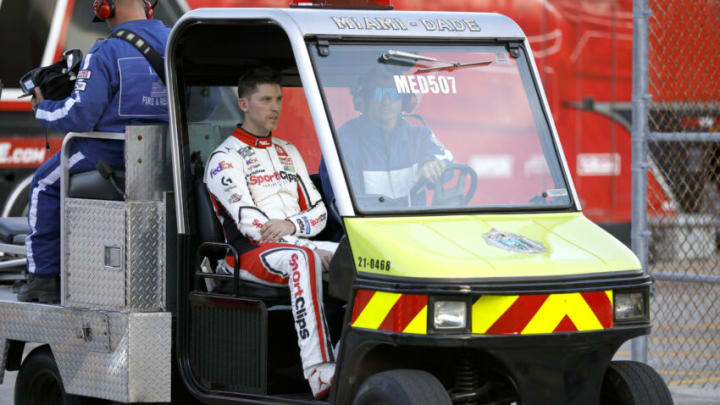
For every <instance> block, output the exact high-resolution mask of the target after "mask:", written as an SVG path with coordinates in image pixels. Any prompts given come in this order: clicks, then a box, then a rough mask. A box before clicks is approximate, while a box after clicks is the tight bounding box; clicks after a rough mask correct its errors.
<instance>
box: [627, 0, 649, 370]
mask: <svg viewBox="0 0 720 405" xmlns="http://www.w3.org/2000/svg"><path fill="white" fill-rule="evenodd" d="M648 2H649V0H633V84H632V232H631V236H630V240H631V244H632V250H633V252H635V254H636V255H637V256H638V258H639V259H640V264H641V265H642V268H643V270H645V271H648V266H647V264H648V246H647V241H648V236H649V231H648V221H647V168H648V164H647V138H648V135H649V132H650V131H649V129H648V104H649V103H650V97H651V96H650V94H649V92H648V63H649V56H648V46H649V44H648V42H649V41H648V39H649V32H648V18H649V17H650V6H649V3H648ZM632 359H633V360H635V361H640V362H643V363H647V361H648V340H647V336H640V337H637V338H635V339H633V340H632Z"/></svg>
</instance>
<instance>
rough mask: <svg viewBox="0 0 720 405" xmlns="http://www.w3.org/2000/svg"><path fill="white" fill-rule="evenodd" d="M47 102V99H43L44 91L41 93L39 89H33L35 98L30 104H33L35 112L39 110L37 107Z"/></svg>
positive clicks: (33, 97)
mask: <svg viewBox="0 0 720 405" xmlns="http://www.w3.org/2000/svg"><path fill="white" fill-rule="evenodd" d="M43 100H45V97H43V94H42V91H40V88H39V87H35V88H34V89H33V96H32V98H31V99H30V104H32V107H33V110H34V109H36V108H37V105H38V104H40V103H41V102H43Z"/></svg>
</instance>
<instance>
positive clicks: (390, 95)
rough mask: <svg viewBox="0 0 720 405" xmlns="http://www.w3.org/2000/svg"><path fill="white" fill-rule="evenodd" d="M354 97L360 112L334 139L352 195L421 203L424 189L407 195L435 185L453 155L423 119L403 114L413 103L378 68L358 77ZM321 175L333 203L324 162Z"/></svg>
mask: <svg viewBox="0 0 720 405" xmlns="http://www.w3.org/2000/svg"><path fill="white" fill-rule="evenodd" d="M352 95H353V102H354V104H355V109H356V110H358V111H360V112H361V113H362V114H361V115H360V116H359V117H357V118H354V119H352V120H350V121H348V122H346V123H345V124H344V125H342V126H341V127H340V129H338V138H339V141H340V151H341V153H342V154H343V159H344V161H345V162H346V164H347V169H348V172H349V174H350V181H351V183H352V187H353V190H354V193H355V194H356V195H358V194H359V195H381V196H383V197H384V201H388V200H397V202H398V203H402V204H404V205H408V203H410V204H411V205H414V206H418V205H425V191H424V190H422V191H421V192H419V193H417V194H415V195H412V196H411V195H409V194H410V190H411V189H412V187H413V186H414V185H415V184H417V183H418V182H420V181H421V180H427V181H429V182H430V183H434V182H435V181H437V180H438V179H439V178H440V176H441V175H442V173H443V170H444V169H445V167H446V166H447V164H448V163H449V162H451V161H452V160H453V156H452V153H450V151H448V150H447V149H445V147H444V146H443V145H442V144H441V143H440V141H438V140H437V138H436V137H435V135H434V134H433V132H432V131H431V130H430V128H428V127H427V125H424V122H423V120H422V119H417V118H416V119H411V118H409V116H407V115H404V114H403V113H409V112H411V111H412V109H413V107H414V104H416V102H417V100H416V99H415V98H414V96H413V95H411V94H401V93H399V92H398V90H397V88H396V87H395V82H394V81H393V78H392V73H391V72H389V71H386V70H381V69H374V70H373V71H371V72H370V73H369V74H368V75H366V76H364V77H363V78H361V80H360V81H359V84H358V86H356V87H355V88H354V89H353V90H352ZM411 122H412V123H411ZM320 176H321V179H322V180H323V181H322V186H323V191H324V193H325V195H326V196H328V201H331V198H332V196H333V195H334V194H333V193H332V190H331V187H330V182H329V177H328V175H327V169H326V168H325V166H324V164H321V167H320Z"/></svg>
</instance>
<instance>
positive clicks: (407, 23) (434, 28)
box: [178, 8, 525, 39]
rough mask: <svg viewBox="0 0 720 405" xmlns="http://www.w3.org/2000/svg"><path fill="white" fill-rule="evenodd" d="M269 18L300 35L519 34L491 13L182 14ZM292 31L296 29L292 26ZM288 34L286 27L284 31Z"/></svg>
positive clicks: (324, 11) (216, 10)
mask: <svg viewBox="0 0 720 405" xmlns="http://www.w3.org/2000/svg"><path fill="white" fill-rule="evenodd" d="M234 19H270V20H274V21H276V22H278V23H279V24H280V25H282V26H284V27H285V29H286V30H289V29H291V27H290V26H292V25H294V27H296V29H297V30H298V31H299V33H300V34H301V35H302V36H317V35H320V36H326V35H327V36H353V37H397V38H413V37H414V38H417V37H424V38H438V39H441V38H443V39H451V38H455V39H469V38H474V39H497V38H507V39H519V38H524V36H525V35H524V34H523V32H522V30H521V29H520V27H519V26H518V25H517V24H516V23H515V22H514V21H513V20H511V19H510V18H508V17H506V16H504V15H501V14H496V13H458V12H425V11H387V10H349V9H330V10H329V9H297V8H288V9H271V8H261V9H258V8H209V9H196V10H193V11H191V12H189V13H187V14H185V15H184V16H183V17H182V18H181V20H180V21H179V22H178V25H182V23H183V22H186V21H185V20H196V21H197V20H200V21H202V20H225V21H227V20H234ZM296 32H297V31H296ZM288 34H289V35H291V34H290V32H288Z"/></svg>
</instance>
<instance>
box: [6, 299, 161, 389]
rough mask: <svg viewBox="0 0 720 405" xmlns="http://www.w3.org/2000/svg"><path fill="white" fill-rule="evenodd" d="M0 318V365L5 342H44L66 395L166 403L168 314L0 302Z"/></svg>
mask: <svg viewBox="0 0 720 405" xmlns="http://www.w3.org/2000/svg"><path fill="white" fill-rule="evenodd" d="M0 319H2V320H3V322H1V323H0V365H4V364H5V361H6V356H7V342H8V340H10V339H12V340H19V341H27V342H37V343H40V344H49V345H50V348H51V350H52V353H53V356H54V357H55V361H56V362H57V366H58V369H59V370H60V375H61V377H62V379H63V383H64V384H65V389H66V391H67V392H68V393H70V394H75V395H84V396H91V397H97V398H103V399H108V400H112V401H120V402H168V401H170V387H171V381H170V380H171V372H170V368H171V352H170V348H171V346H172V344H171V339H172V327H171V319H172V318H171V314H170V313H169V312H155V313H124V312H113V311H97V310H83V309H75V308H66V307H60V306H54V305H43V304H33V303H20V302H8V301H4V302H2V301H0ZM4 370H5V368H4V367H2V368H1V369H0V380H1V379H2V375H3V373H4Z"/></svg>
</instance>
